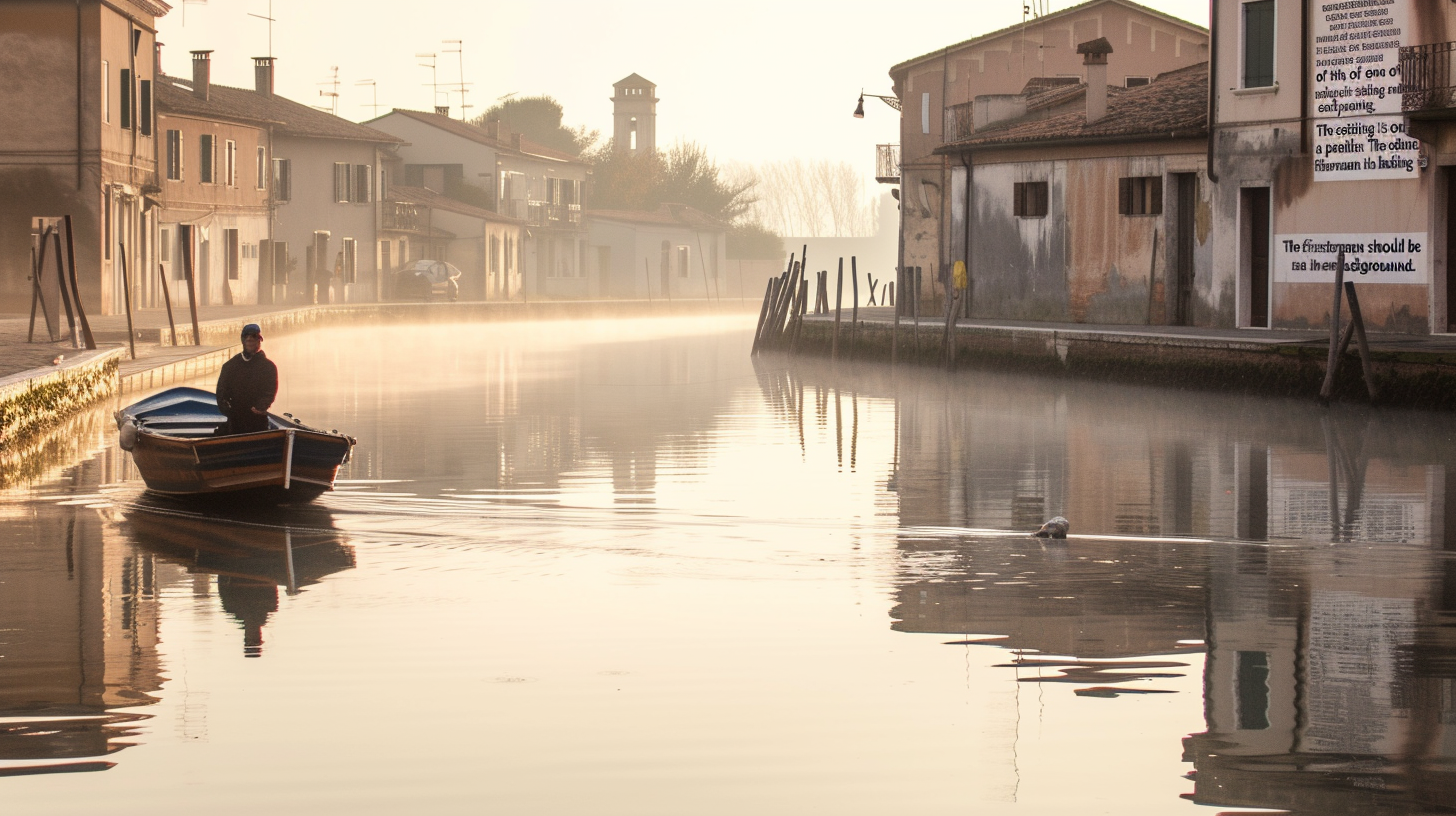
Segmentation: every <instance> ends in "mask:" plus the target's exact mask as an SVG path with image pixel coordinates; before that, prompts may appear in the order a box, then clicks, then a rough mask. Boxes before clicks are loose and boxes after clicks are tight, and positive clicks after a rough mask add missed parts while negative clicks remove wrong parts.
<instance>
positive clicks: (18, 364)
mask: <svg viewBox="0 0 1456 816" xmlns="http://www.w3.org/2000/svg"><path fill="white" fill-rule="evenodd" d="M291 308H292V307H290V306H284V305H279V306H204V307H201V308H199V309H198V310H197V319H198V321H199V322H202V323H207V322H209V321H214V320H236V321H237V322H238V327H239V328H242V325H243V324H244V323H247V322H248V321H250V320H252V319H254V318H256V317H258V316H260V315H264V314H269V313H272V312H284V311H289V310H290V309H291ZM173 317H174V318H175V319H176V321H177V325H178V326H185V325H189V324H190V323H191V320H192V318H191V315H190V314H189V313H188V312H187V310H186V309H176V310H174V311H173ZM132 318H133V319H132V325H133V328H134V329H135V330H137V332H138V333H139V334H140V336H141V337H143V338H151V339H149V340H138V341H137V343H136V353H137V359H136V360H134V361H133V360H130V359H125V358H124V360H123V363H122V373H123V374H126V373H127V372H128V371H129V370H140V369H143V368H146V367H147V366H149V365H158V364H164V363H169V362H175V361H176V360H178V359H185V358H187V357H191V356H194V355H196V354H199V353H202V352H206V351H212V350H214V349H210V348H207V347H199V346H175V347H174V346H163V345H161V344H160V343H158V342H157V339H156V338H157V330H158V329H160V328H164V327H165V326H166V325H167V311H166V310H165V309H142V310H139V311H137V312H136V313H135V314H134V315H133V316H132ZM87 319H88V321H89V322H90V324H91V334H92V336H93V337H95V338H96V347H97V350H98V351H102V350H106V349H114V348H123V349H125V348H127V332H126V315H102V316H98V317H92V316H90V315H88V316H87ZM60 324H61V325H60V327H59V331H58V335H59V336H60V337H61V338H62V339H60V340H56V341H54V342H51V341H50V339H49V337H48V336H47V334H46V326H45V320H43V319H42V318H41V317H40V316H39V315H37V316H36V327H35V342H27V337H28V334H29V327H30V316H29V315H17V314H5V313H0V379H4V378H6V377H10V376H13V375H16V374H21V373H23V372H26V371H32V370H36V369H40V370H49V369H50V368H52V367H53V366H55V364H56V361H57V359H58V358H62V357H64V360H65V361H70V360H74V359H76V358H77V357H84V356H87V355H89V354H93V353H94V352H88V351H87V350H86V349H85V348H84V343H82V344H79V345H81V346H82V347H81V348H76V347H75V346H74V345H73V344H72V342H71V340H70V337H69V336H68V331H67V327H66V320H65V318H64V317H62V318H61V320H60ZM77 330H78V332H79V326H78V327H77Z"/></svg>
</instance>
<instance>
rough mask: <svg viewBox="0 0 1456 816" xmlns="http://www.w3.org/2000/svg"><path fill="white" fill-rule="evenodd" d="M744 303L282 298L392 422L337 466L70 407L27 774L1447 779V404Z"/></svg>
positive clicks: (36, 603)
mask: <svg viewBox="0 0 1456 816" xmlns="http://www.w3.org/2000/svg"><path fill="white" fill-rule="evenodd" d="M751 332H752V317H751V316H749V317H737V316H733V317H724V318H722V319H716V320H715V319H701V318H693V319H661V320H650V321H603V322H581V323H539V324H501V325H449V326H446V325H432V326H421V327H401V326H380V327H372V328H347V329H330V330H321V331H316V332H313V333H309V334H304V335H297V336H293V337H279V338H276V339H270V340H269V342H268V346H267V347H268V351H269V354H270V356H271V357H272V358H273V359H275V360H276V361H277V362H278V363H279V365H280V368H281V371H282V375H283V388H282V391H281V394H280V398H279V401H278V403H277V404H276V406H275V410H278V411H289V412H292V413H294V414H295V415H297V416H299V417H301V418H302V419H303V420H304V421H305V422H307V423H309V424H312V425H315V426H320V427H323V428H338V429H339V430H341V431H344V432H346V433H349V434H352V435H354V436H356V437H357V438H358V445H357V447H356V449H355V453H354V458H353V460H352V461H351V462H350V463H348V464H347V465H346V466H345V467H344V469H343V470H341V472H340V481H339V485H338V489H337V490H336V491H335V492H333V493H329V494H326V495H324V496H323V497H321V498H320V499H319V500H318V501H317V502H315V503H313V504H312V505H309V506H307V507H301V508H285V509H279V510H273V511H267V512H263V511H257V510H251V511H246V510H237V511H228V512H226V513H222V514H219V513H201V512H198V511H196V510H195V509H193V508H190V507H188V506H186V505H178V504H175V503H169V502H165V501H161V500H159V499H157V498H156V497H154V496H152V495H150V494H148V493H146V492H145V490H144V488H143V486H142V485H141V482H140V480H139V478H138V477H137V475H136V471H135V469H134V468H133V466H132V464H131V462H130V460H129V458H128V457H127V455H125V454H124V453H122V452H121V451H120V450H119V449H118V448H117V447H116V433H115V428H114V425H113V424H112V423H111V421H110V417H109V414H110V411H111V410H114V409H115V408H116V407H117V406H116V405H107V406H103V407H101V408H98V409H97V410H96V411H94V412H91V413H89V414H86V415H84V416H81V417H78V418H76V419H75V420H73V421H72V422H71V423H70V424H69V425H68V426H67V428H66V429H65V430H64V433H63V434H61V435H60V436H59V437H58V441H57V442H56V443H55V444H54V445H53V446H52V449H51V450H50V451H49V453H48V456H49V458H48V459H46V460H45V461H43V462H41V463H40V465H38V466H37V467H35V468H32V469H31V470H29V471H27V472H25V473H20V474H16V475H15V481H14V484H13V485H12V486H11V487H9V488H7V489H5V490H4V491H3V492H0V801H3V802H4V805H3V808H4V811H5V812H6V813H10V814H56V813H78V814H79V813H86V814H93V813H98V812H102V813H107V814H133V813H136V814H141V813H146V814H157V813H190V812H197V813H204V812H205V813H209V814H232V813H237V814H242V813H247V814H257V813H278V814H286V813H347V814H398V813H427V814H435V813H447V814H455V813H501V814H527V813H529V814H581V813H606V814H735V815H736V814H744V813H771V814H780V813H782V814H804V813H833V814H886V813H915V814H949V813H956V814H961V813H977V814H1002V813H1004V814H1051V813H1056V814H1067V813H1117V814H1159V815H1160V816H1161V815H1163V814H1177V813H1187V814H1197V813H1215V812H1219V811H1218V810H1216V809H1211V808H1209V807H1203V806H1204V805H1211V806H1219V807H1222V808H1225V809H1227V808H1234V809H1239V810H1247V809H1250V808H1283V809H1286V810H1290V811H1293V812H1297V813H1311V814H1313V813H1319V814H1341V813H1350V814H1355V813H1360V814H1369V813H1410V812H1422V811H1424V810H1426V809H1435V808H1437V807H1439V806H1441V805H1449V804H1450V803H1451V802H1452V801H1453V800H1456V680H1453V678H1456V625H1453V622H1456V561H1453V548H1456V472H1453V463H1456V434H1453V430H1456V422H1453V418H1452V417H1449V416H1443V415H1433V414H1419V413H1411V412H1395V411H1374V410H1368V409H1361V408H1358V407H1348V406H1347V407H1335V408H1331V409H1323V408H1321V407H1319V406H1318V405H1317V404H1314V403H1310V402H1298V401H1277V400H1264V399H1256V398H1251V397H1233V396H1218V395H1210V394H1206V393H1194V392H1183V391H1165V390H1158V389H1152V388H1133V387H1126V386H1114V385H1110V384H1105V383H1094V382H1085V381H1083V382H1072V381H1064V380H1050V379H1037V378H1024V377H1015V376H1008V375H1000V374H988V373H973V372H960V373H957V374H955V375H953V376H948V375H946V374H945V373H944V372H940V371H935V370H930V369H923V370H922V369H910V368H900V369H898V370H896V369H891V368H890V367H888V366H879V365H873V366H869V365H860V366H853V365H850V364H848V363H847V362H841V364H840V365H839V366H838V367H837V368H836V367H834V366H832V365H830V364H829V363H828V362H826V361H808V360H792V359H789V358H785V357H780V356H774V355H769V356H763V357H759V358H757V359H753V358H750V356H749V346H750V335H751ZM197 384H198V385H201V386H203V387H208V388H211V383H209V382H202V383H197ZM127 401H128V402H130V401H131V399H130V398H128V400H127ZM1054 515H1063V516H1066V517H1067V518H1068V519H1070V521H1071V533H1072V535H1071V537H1070V538H1068V539H1067V540H1065V541H1056V540H1042V539H1036V538H1032V537H1030V536H1029V535H1027V531H1029V530H1032V529H1035V528H1036V527H1037V526H1038V525H1039V524H1040V523H1041V522H1042V521H1044V520H1045V519H1047V518H1049V517H1051V516H1054Z"/></svg>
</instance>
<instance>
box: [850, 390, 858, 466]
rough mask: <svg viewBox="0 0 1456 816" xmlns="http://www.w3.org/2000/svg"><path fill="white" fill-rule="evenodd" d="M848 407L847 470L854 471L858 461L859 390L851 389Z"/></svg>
mask: <svg viewBox="0 0 1456 816" xmlns="http://www.w3.org/2000/svg"><path fill="white" fill-rule="evenodd" d="M849 409H850V422H851V423H852V424H851V425H850V431H849V470H850V472H851V473H852V472H854V469H855V466H856V464H857V463H858V462H859V392H858V391H851V392H850V394H849Z"/></svg>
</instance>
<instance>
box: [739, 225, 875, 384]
mask: <svg viewBox="0 0 1456 816" xmlns="http://www.w3.org/2000/svg"><path fill="white" fill-rule="evenodd" d="M808 255H809V247H808V246H807V245H805V246H804V247H803V249H802V251H801V253H800V254H799V256H798V260H797V261H795V259H794V258H795V256H794V255H793V254H792V253H791V254H790V255H789V263H788V267H787V268H786V269H785V270H784V271H783V273H782V274H780V275H779V276H778V277H777V278H773V279H770V280H769V282H768V286H767V288H766V289H765V291H764V293H763V305H762V307H760V309H759V312H758V328H757V329H756V330H755V332H754V335H753V353H754V354H757V353H758V352H759V351H760V350H762V349H785V348H786V349H788V350H789V352H790V353H794V352H796V351H798V346H799V335H800V333H801V332H802V331H803V321H804V315H805V314H806V313H807V312H808V309H809V277H808V273H807V272H806V271H805V269H806V268H807V267H806V262H807V259H808ZM814 277H815V291H814V314H816V315H817V314H827V313H828V312H829V270H827V269H826V270H823V271H820V272H819V273H817V274H816V275H815V276H814ZM865 277H866V280H867V283H868V285H869V286H870V287H871V292H874V291H875V290H876V289H877V288H878V287H877V286H876V284H875V282H874V278H873V277H870V276H869V275H866V276H865ZM849 278H850V288H851V291H850V317H849V323H850V330H849V348H850V353H851V355H852V354H853V351H854V347H855V340H856V339H857V338H858V334H859V264H858V259H857V258H855V257H853V256H852V257H850V259H849ZM884 292H885V294H884V299H885V302H886V304H887V305H890V306H893V305H894V304H895V284H894V283H888V284H886V285H885V289H884ZM874 301H875V295H874V294H871V296H870V305H874ZM898 317H899V315H898V314H897V315H896V323H897V324H898V322H899V320H898ZM843 319H844V259H843V258H840V259H839V273H838V276H837V277H836V278H835V283H834V334H833V340H832V341H831V344H832V350H831V356H833V357H836V358H837V357H838V356H839V335H840V325H841V323H842V321H843Z"/></svg>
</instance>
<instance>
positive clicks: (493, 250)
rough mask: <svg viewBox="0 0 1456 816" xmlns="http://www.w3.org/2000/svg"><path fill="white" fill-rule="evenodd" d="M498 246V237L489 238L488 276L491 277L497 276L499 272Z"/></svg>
mask: <svg viewBox="0 0 1456 816" xmlns="http://www.w3.org/2000/svg"><path fill="white" fill-rule="evenodd" d="M500 245H501V241H500V236H499V235H492V236H490V274H492V275H496V274H499V273H500V270H501V264H500Z"/></svg>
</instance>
